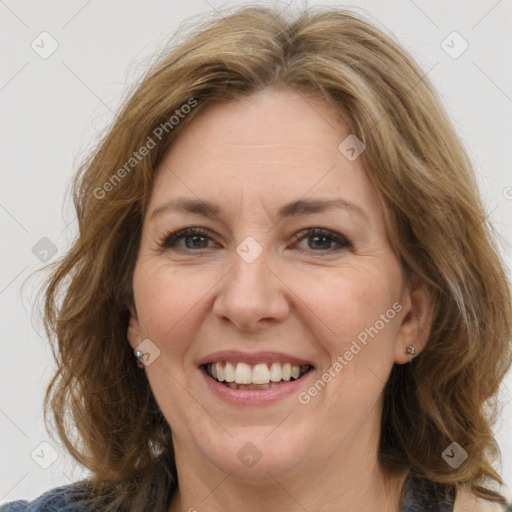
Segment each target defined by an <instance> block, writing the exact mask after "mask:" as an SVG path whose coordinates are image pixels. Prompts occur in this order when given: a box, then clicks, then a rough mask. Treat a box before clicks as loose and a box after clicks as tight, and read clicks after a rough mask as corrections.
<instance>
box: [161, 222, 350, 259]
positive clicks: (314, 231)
mask: <svg viewBox="0 0 512 512" xmlns="http://www.w3.org/2000/svg"><path fill="white" fill-rule="evenodd" d="M194 235H199V236H204V237H208V238H210V239H211V237H210V233H209V231H208V229H206V228H201V227H192V228H185V229H181V230H180V231H177V232H175V233H172V232H171V233H166V234H165V236H163V237H162V238H161V239H160V241H159V246H160V248H161V249H162V250H166V249H170V250H178V251H179V250H183V251H201V250H204V249H207V247H201V248H199V249H188V248H176V246H175V245H174V244H175V243H176V242H177V241H179V240H180V239H182V238H183V239H184V238H186V237H189V236H194ZM312 236H323V237H326V238H330V239H331V241H333V242H335V243H337V244H338V246H339V247H338V248H337V249H333V248H330V249H326V250H320V251H315V250H313V249H310V251H313V252H327V253H331V252H337V251H341V250H346V249H351V248H352V245H351V244H350V242H349V241H348V240H347V239H346V238H345V237H343V236H341V235H338V234H337V233H335V232H333V231H330V230H328V229H323V228H306V229H303V230H302V231H300V232H299V233H296V234H295V235H293V238H294V240H295V242H296V243H298V242H300V241H302V240H304V239H307V238H309V237H312ZM299 250H300V251H301V252H305V251H304V250H303V249H299Z"/></svg>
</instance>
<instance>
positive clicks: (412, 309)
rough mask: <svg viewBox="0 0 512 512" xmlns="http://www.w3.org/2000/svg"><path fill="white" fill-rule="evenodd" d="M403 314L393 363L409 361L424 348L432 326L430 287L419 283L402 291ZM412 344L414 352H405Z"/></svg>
mask: <svg viewBox="0 0 512 512" xmlns="http://www.w3.org/2000/svg"><path fill="white" fill-rule="evenodd" d="M402 306H403V316H402V323H401V324H400V327H399V330H398V336H397V343H396V346H395V363H397V364H404V363H408V362H409V361H411V359H412V358H413V357H416V356H417V355H418V354H420V353H421V351H422V350H423V349H424V348H425V346H426V344H427V341H428V337H429V335H430V330H431V326H432V315H433V301H432V293H431V291H430V289H429V288H428V287H427V286H426V285H425V284H421V285H419V286H418V287H415V288H412V287H410V286H408V287H407V289H406V290H405V292H404V295H403V300H402ZM411 345H412V346H414V350H415V353H414V355H412V354H407V353H406V350H407V348H408V347H409V346H411Z"/></svg>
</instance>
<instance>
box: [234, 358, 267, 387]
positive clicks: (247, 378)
mask: <svg viewBox="0 0 512 512" xmlns="http://www.w3.org/2000/svg"><path fill="white" fill-rule="evenodd" d="M228 364H229V363H226V366H227V365H228ZM235 382H236V383H237V384H252V372H251V367H250V366H249V365H248V364H247V363H238V364H237V365H236V372H235ZM260 384H261V382H260Z"/></svg>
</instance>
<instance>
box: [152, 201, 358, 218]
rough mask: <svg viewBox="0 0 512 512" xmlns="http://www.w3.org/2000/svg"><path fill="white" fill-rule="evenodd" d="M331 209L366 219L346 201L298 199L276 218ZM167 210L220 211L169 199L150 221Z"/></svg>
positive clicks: (205, 204)
mask: <svg viewBox="0 0 512 512" xmlns="http://www.w3.org/2000/svg"><path fill="white" fill-rule="evenodd" d="M333 209H342V210H346V211H349V212H353V213H356V214H357V215H359V216H361V217H363V218H365V219H368V214H367V213H366V211H365V210H364V209H363V208H362V207H361V206H359V205H357V204H355V203H353V202H351V201H347V200H346V199H342V198H336V199H309V200H308V199H299V200H297V201H292V202H291V203H287V204H285V205H284V206H282V207H281V208H280V209H279V211H278V218H279V219H282V218H285V217H298V216H300V215H308V214H311V213H320V212H326V211H329V210H333ZM169 210H177V211H183V212H188V213H195V214H199V215H204V216H205V217H213V218H215V217H221V216H222V210H221V209H220V208H219V207H218V206H216V205H214V204H212V203H209V202H208V201H204V200H202V199H193V198H177V199H170V200H169V201H166V202H165V203H163V204H161V205H160V206H158V207H156V208H155V209H154V210H153V212H152V213H151V216H150V219H153V218H154V217H156V216H158V215H161V214H162V213H164V212H167V211H169Z"/></svg>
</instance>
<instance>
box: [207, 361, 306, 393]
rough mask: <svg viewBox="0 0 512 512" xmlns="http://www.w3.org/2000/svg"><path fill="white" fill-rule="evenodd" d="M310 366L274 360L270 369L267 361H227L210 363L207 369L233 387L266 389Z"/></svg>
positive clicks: (298, 375) (219, 379)
mask: <svg viewBox="0 0 512 512" xmlns="http://www.w3.org/2000/svg"><path fill="white" fill-rule="evenodd" d="M309 368H310V367H309V365H305V366H299V365H297V364H294V365H292V364H291V363H283V364H281V363H277V362H274V363H272V364H270V369H269V365H268V364H267V363H258V364H255V365H254V366H252V367H251V365H249V364H247V363H242V362H240V363H232V362H229V361H226V362H225V363H222V362H217V363H212V364H209V365H208V368H207V370H208V373H209V374H210V375H211V376H212V377H213V378H214V379H215V380H217V381H219V382H226V383H228V385H229V386H230V387H233V388H238V385H241V387H242V388H243V387H244V385H251V386H252V385H255V387H254V389H266V388H267V387H273V386H274V385H276V383H280V382H281V381H283V380H284V381H289V380H290V379H292V378H293V379H298V378H299V377H300V376H301V374H302V373H304V372H305V371H306V370H308V369H309Z"/></svg>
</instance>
